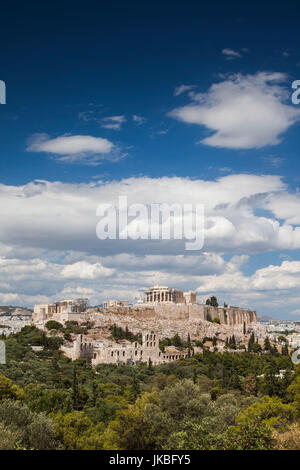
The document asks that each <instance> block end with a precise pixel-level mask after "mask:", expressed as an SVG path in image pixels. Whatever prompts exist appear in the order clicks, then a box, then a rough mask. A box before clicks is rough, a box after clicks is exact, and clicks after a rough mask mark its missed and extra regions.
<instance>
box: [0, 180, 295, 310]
mask: <svg viewBox="0 0 300 470" xmlns="http://www.w3.org/2000/svg"><path fill="white" fill-rule="evenodd" d="M119 195H127V197H128V204H132V203H135V202H137V201H138V202H139V203H143V204H146V205H149V204H151V203H159V202H165V203H170V204H172V203H174V202H178V203H182V204H183V203H192V204H196V203H201V204H204V206H205V215H206V227H205V230H206V239H205V243H204V249H203V250H202V251H200V252H187V251H185V250H184V243H183V242H182V243H181V240H170V241H169V240H164V241H161V240H159V241H151V240H150V241H148V240H136V241H132V240H106V241H104V242H103V241H99V240H98V239H97V237H96V234H95V229H96V224H97V222H98V218H97V217H96V209H97V207H98V205H99V203H112V204H117V203H118V196H119ZM260 210H262V211H263V214H264V216H262V215H258V214H257V211H258V213H259V214H260V212H259V211H260ZM299 213H300V211H299V199H298V194H297V193H296V194H293V193H289V192H288V188H287V186H286V185H285V184H283V182H282V181H281V178H280V177H279V176H270V175H267V176H263V175H261V176H258V175H247V174H241V175H234V174H232V175H228V176H223V177H221V178H218V179H216V180H214V181H208V180H200V179H198V180H191V179H189V178H178V177H173V178H166V177H163V178H142V177H141V178H129V179H124V180H121V181H110V182H106V183H104V182H91V183H89V184H69V183H60V182H55V183H50V182H46V181H35V182H32V183H28V184H26V185H24V186H6V185H0V216H1V221H2V222H1V233H0V256H1V258H0V278H1V279H2V280H5V282H2V283H1V284H0V302H2V303H4V299H8V298H9V297H7V296H9V295H12V296H15V297H11V298H12V299H15V300H12V303H17V304H20V305H28V306H31V305H33V304H34V303H35V302H41V303H43V302H47V301H51V302H52V301H54V300H55V299H58V298H63V297H72V296H78V295H84V296H86V297H89V298H90V299H91V300H90V302H91V304H97V303H99V302H101V301H102V300H104V299H105V298H106V297H112V296H116V297H122V298H125V299H126V298H129V299H133V298H134V297H135V296H138V294H139V292H142V291H143V290H144V288H146V287H147V286H148V285H149V284H153V283H162V284H166V285H170V286H174V287H179V288H182V289H185V290H187V289H190V288H192V289H193V288H196V287H199V293H201V295H202V296H206V295H208V294H210V293H211V294H213V293H215V294H217V295H218V297H219V296H221V298H222V297H223V298H224V300H226V301H227V302H230V303H231V304H233V305H235V304H237V303H238V304H239V305H244V306H250V307H260V308H262V309H263V311H264V312H265V311H266V310H268V309H271V308H272V306H273V307H274V308H277V307H278V306H282V305H283V303H284V300H286V302H288V305H291V304H292V307H291V308H293V309H295V308H296V307H297V303H296V300H295V299H297V298H299V296H298V295H296V294H297V292H298V291H299V287H300V262H297V261H291V260H288V261H286V260H285V261H284V262H283V263H282V264H281V265H279V266H276V263H275V265H274V266H272V265H271V266H267V267H262V268H261V269H256V271H255V272H254V273H253V274H247V275H246V274H245V273H244V272H243V271H244V270H245V271H246V269H247V272H248V270H249V269H250V267H251V264H250V263H248V261H249V259H250V258H249V257H250V256H251V254H252V253H262V254H263V253H264V252H265V251H272V250H284V252H286V250H289V249H292V250H293V249H300V230H299V229H300V220H299V216H298V214H299ZM298 224H299V226H298ZM241 253H242V254H241ZM228 254H230V255H231V258H230V259H229V261H226V260H225V259H226V258H227V256H228ZM225 255H226V256H225ZM263 259H264V258H263V256H262V257H261V260H262V263H263ZM16 293H17V294H16ZM118 293H119V294H118ZM295 293H296V294H295ZM16 295H17V297H16ZM5 296H6V297H5ZM291 299H293V303H292V301H291ZM299 302H300V299H299ZM278 308H279V307H278ZM280 308H281V307H280ZM269 313H272V312H269Z"/></svg>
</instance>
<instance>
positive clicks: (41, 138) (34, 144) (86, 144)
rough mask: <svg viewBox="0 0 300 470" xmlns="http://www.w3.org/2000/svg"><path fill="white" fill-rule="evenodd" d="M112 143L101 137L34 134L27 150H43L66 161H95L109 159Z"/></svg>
mask: <svg viewBox="0 0 300 470" xmlns="http://www.w3.org/2000/svg"><path fill="white" fill-rule="evenodd" d="M113 149H114V144H113V143H112V142H110V141H109V140H107V139H104V138H102V137H93V136H89V135H62V136H59V137H56V138H54V139H51V138H50V137H49V136H48V135H47V134H34V135H33V136H32V137H31V139H30V141H29V145H28V147H27V149H26V150H27V152H45V153H47V154H49V155H52V156H54V157H55V158H56V159H57V160H59V161H62V162H66V163H76V162H77V163H78V162H79V163H90V164H93V163H97V162H99V161H100V160H103V159H111V158H112V151H113Z"/></svg>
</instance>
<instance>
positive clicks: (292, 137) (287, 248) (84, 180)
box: [0, 1, 300, 320]
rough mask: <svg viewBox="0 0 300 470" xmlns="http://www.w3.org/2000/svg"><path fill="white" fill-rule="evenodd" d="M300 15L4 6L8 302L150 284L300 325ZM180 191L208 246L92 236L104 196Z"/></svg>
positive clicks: (96, 296)
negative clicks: (199, 219) (201, 222)
mask: <svg viewBox="0 0 300 470" xmlns="http://www.w3.org/2000/svg"><path fill="white" fill-rule="evenodd" d="M161 3H163V4H161ZM296 8H297V6H296V3H295V2H285V3H284V5H280V6H279V5H278V6H276V8H275V7H273V8H270V6H269V5H267V4H266V5H263V4H262V3H261V2H254V3H253V2H252V3H251V5H249V6H248V5H242V4H241V3H238V2H226V4H224V2H216V3H214V4H213V5H202V4H201V3H200V2H191V1H187V2H184V4H183V3H182V2H177V1H174V2H168V1H167V2H155V1H154V2H151V3H149V4H145V2H116V1H115V2H110V4H109V5H104V4H100V3H99V2H89V1H87V2H85V4H84V6H83V4H82V3H76V2H67V1H64V2H54V3H53V2H52V3H51V4H50V3H49V4H48V6H45V5H40V6H38V5H37V4H36V2H27V3H26V4H23V3H21V2H20V3H19V4H18V8H16V7H15V6H14V7H12V6H9V5H8V4H7V5H6V6H1V18H2V23H3V24H2V26H1V31H0V58H1V62H0V79H1V80H4V81H5V83H6V86H7V104H6V105H0V137H1V140H0V155H1V158H0V174H1V180H0V183H1V188H2V189H1V194H0V197H1V206H0V207H1V212H2V214H1V215H2V217H1V219H2V221H3V227H2V235H1V232H0V256H1V258H0V261H1V263H0V271H1V269H2V276H1V279H2V280H1V279H0V302H1V303H14V304H15V303H19V304H23V305H29V306H31V305H33V304H34V303H35V302H42V301H48V300H49V301H50V300H53V299H56V298H61V297H66V296H73V295H87V296H89V297H90V298H91V302H93V303H98V302H102V301H103V300H104V299H105V298H107V297H115V296H119V297H120V296H121V297H123V298H130V299H131V300H132V299H134V298H135V297H137V296H138V295H139V293H140V292H142V291H143V289H144V288H145V287H147V285H149V284H152V283H153V282H160V283H163V284H166V285H172V286H174V287H182V288H192V289H197V290H198V294H199V300H201V299H202V298H204V297H205V296H206V295H210V294H216V295H217V296H218V298H219V299H220V300H221V301H224V300H225V301H227V302H229V303H230V302H231V303H232V304H234V305H236V304H237V303H238V304H239V305H241V306H248V307H253V308H256V309H257V310H258V312H259V313H260V314H272V315H273V316H277V317H285V318H291V319H298V320H299V318H300V296H299V294H298V291H299V286H300V256H299V255H300V237H299V234H298V229H297V228H298V226H299V225H300V216H299V215H298V214H299V213H300V212H299V209H300V199H299V195H298V194H299V193H298V188H299V120H300V119H299V113H300V105H299V107H297V106H295V105H293V104H292V103H291V92H292V90H291V84H292V82H293V80H296V79H300V53H299V34H298V31H299V25H298V21H297V11H296ZM74 136H79V137H77V139H76V141H75V140H74ZM72 139H73V140H72ZM37 180H43V181H47V183H41V182H39V181H37ZM192 182H193V184H192ZM188 188H193V189H192V190H191V194H189V195H188V196H187V202H189V201H190V200H193V202H199V203H203V204H204V205H205V206H206V208H207V220H208V228H209V227H211V226H213V227H215V232H213V231H212V230H211V231H210V232H208V233H207V237H206V242H205V244H204V248H203V250H201V252H197V253H193V254H191V253H184V252H182V251H181V249H178V247H176V246H174V245H172V243H170V244H169V245H165V244H164V243H161V244H158V245H157V246H155V247H153V246H152V245H149V244H147V243H144V244H143V243H137V244H128V245H126V244H121V243H119V242H114V244H111V245H110V246H108V245H107V244H105V243H103V244H101V242H100V241H99V240H96V239H95V226H96V223H97V220H96V218H95V215H94V214H95V210H96V207H97V204H99V203H100V202H102V201H104V200H105V201H108V200H109V198H111V199H114V198H115V196H116V195H117V194H119V193H124V192H126V193H127V194H128V198H129V199H130V201H132V202H144V203H150V202H163V201H169V202H170V203H171V202H172V197H178V200H180V202H185V195H186V194H187V193H189V191H190V190H189V189H188ZM172 195H175V196H172ZM193 197H194V199H193ZM70 201H71V202H70ZM222 203H223V204H224V205H225V206H224V207H225V209H224V211H223V213H221V212H222V211H220V210H219V209H218V207H219V206H220V204H222ZM72 204H73V205H72ZM216 207H217V209H216ZM151 257H152V258H151Z"/></svg>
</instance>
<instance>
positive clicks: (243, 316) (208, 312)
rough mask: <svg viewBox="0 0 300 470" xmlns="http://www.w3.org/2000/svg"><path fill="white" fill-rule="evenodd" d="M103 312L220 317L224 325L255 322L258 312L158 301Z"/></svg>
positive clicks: (158, 316) (151, 317)
mask: <svg viewBox="0 0 300 470" xmlns="http://www.w3.org/2000/svg"><path fill="white" fill-rule="evenodd" d="M102 312H103V313H107V314H116V315H132V316H134V317H135V318H137V319H140V320H155V319H162V320H183V321H184V320H189V319H191V320H208V319H211V320H213V319H214V318H219V320H220V323H222V324H224V325H240V324H243V323H246V325H248V324H250V323H255V322H256V321H257V319H256V312H255V311H254V310H245V309H242V308H237V307H211V306H210V305H201V304H172V303H168V304H167V303H158V304H156V305H151V306H148V305H146V304H144V305H143V304H141V305H134V306H128V307H115V308H110V309H102Z"/></svg>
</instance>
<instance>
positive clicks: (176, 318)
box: [32, 286, 256, 366]
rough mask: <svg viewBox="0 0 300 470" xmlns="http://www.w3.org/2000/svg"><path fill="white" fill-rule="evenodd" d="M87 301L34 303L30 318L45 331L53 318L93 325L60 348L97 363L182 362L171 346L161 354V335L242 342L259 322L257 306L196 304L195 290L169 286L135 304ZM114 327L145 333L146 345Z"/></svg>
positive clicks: (152, 290)
mask: <svg viewBox="0 0 300 470" xmlns="http://www.w3.org/2000/svg"><path fill="white" fill-rule="evenodd" d="M211 299H213V298H211ZM215 300H216V299H215ZM87 305H88V299H71V300H63V301H60V302H55V303H53V304H42V305H35V307H34V313H33V315H32V322H33V324H34V325H36V326H37V327H38V328H41V329H47V328H48V325H49V324H48V322H49V321H50V320H54V321H55V322H58V323H60V324H62V325H65V324H67V322H73V323H74V322H75V323H77V324H78V325H84V324H87V323H88V324H90V325H93V326H92V327H91V328H90V329H89V331H88V333H87V334H84V335H83V334H77V335H72V337H71V338H70V337H69V338H68V339H66V340H65V343H64V345H63V346H62V347H61V349H62V351H63V352H64V353H65V354H66V355H67V356H68V357H70V358H71V359H72V360H75V359H77V358H80V357H81V358H90V359H91V363H92V365H94V366H95V365H97V364H98V363H101V362H102V363H113V364H122V363H124V364H126V363H127V364H135V363H137V362H143V361H149V360H151V361H152V363H153V364H160V363H163V362H170V361H173V360H178V359H179V358H180V357H187V354H188V351H186V350H178V349H176V348H174V347H172V348H169V349H168V348H166V351H165V352H162V351H161V350H160V349H159V340H160V339H163V338H166V337H172V336H174V335H176V334H178V335H179V336H180V337H181V338H182V339H183V340H186V339H187V338H188V337H189V338H190V339H191V340H192V341H193V340H201V339H203V338H205V337H214V336H218V339H219V340H220V341H221V343H222V342H224V343H225V340H226V338H227V337H229V336H231V335H235V337H236V339H237V340H238V341H242V338H243V335H244V332H245V330H249V327H250V329H251V325H252V324H253V325H254V324H255V323H256V312H255V311H254V310H245V309H242V308H238V307H232V306H223V307H219V306H213V305H210V302H209V301H208V302H207V304H197V303H196V293H195V292H193V291H189V292H183V291H181V290H179V289H170V288H168V287H165V286H153V287H151V288H149V289H148V290H147V291H146V292H145V299H144V301H139V302H138V303H137V304H135V305H129V303H128V301H126V300H107V301H105V302H104V306H103V307H95V308H88V307H87ZM113 325H117V326H118V327H121V328H123V329H129V330H130V331H131V332H132V333H133V334H135V335H142V338H143V339H142V344H139V343H138V342H136V341H135V342H130V341H122V342H120V341H112V337H111V328H112V326H113ZM57 334H59V333H57ZM149 338H150V339H149ZM221 347H222V346H221Z"/></svg>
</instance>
